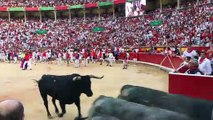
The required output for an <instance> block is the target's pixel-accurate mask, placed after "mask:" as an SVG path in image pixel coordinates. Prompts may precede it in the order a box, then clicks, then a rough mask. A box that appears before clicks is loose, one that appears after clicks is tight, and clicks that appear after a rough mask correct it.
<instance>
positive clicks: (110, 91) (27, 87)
mask: <svg viewBox="0 0 213 120" xmlns="http://www.w3.org/2000/svg"><path fill="white" fill-rule="evenodd" d="M0 68H1V72H0V80H1V81H0V87H1V91H0V99H1V100H4V99H17V100H20V101H22V102H23V104H24V107H25V119H26V120H38V119H39V120H47V119H48V118H47V116H46V111H45V107H44V105H43V101H42V98H41V96H40V93H39V90H38V86H37V84H36V83H35V82H34V81H33V79H37V80H39V79H40V78H41V76H42V75H43V74H53V75H66V74H72V73H79V74H81V75H87V74H93V75H97V76H102V75H104V78H103V79H102V80H95V79H94V80H92V86H91V87H92V90H93V93H94V95H93V96H92V97H87V96H86V95H84V94H82V95H81V109H82V115H83V117H86V116H87V115H88V110H89V108H90V107H91V105H92V103H93V101H94V100H95V99H96V98H97V97H99V96H100V95H106V96H112V97H117V96H118V94H119V92H120V89H121V87H122V86H123V85H126V84H130V85H137V86H144V87H149V88H153V89H157V90H161V91H166V92H167V91H168V74H167V73H166V72H164V71H162V70H160V69H159V68H156V67H152V66H149V65H144V64H138V65H137V66H134V65H133V64H130V66H129V68H128V69H127V70H123V69H122V64H121V63H118V64H114V65H113V67H107V66H106V64H103V65H102V66H101V65H99V63H96V64H89V66H88V67H80V68H74V67H73V65H71V66H66V65H65V64H63V65H61V66H59V65H57V64H47V63H39V64H37V65H36V66H33V70H25V71H23V70H21V69H20V64H15V65H14V64H8V63H1V64H0ZM49 107H50V111H51V113H52V115H53V116H54V119H55V120H70V119H74V118H75V117H76V116H77V108H76V106H75V105H74V104H72V105H67V106H66V109H67V113H66V114H65V116H64V117H63V118H58V117H57V115H56V114H55V113H54V107H53V105H52V102H51V100H50V99H49Z"/></svg>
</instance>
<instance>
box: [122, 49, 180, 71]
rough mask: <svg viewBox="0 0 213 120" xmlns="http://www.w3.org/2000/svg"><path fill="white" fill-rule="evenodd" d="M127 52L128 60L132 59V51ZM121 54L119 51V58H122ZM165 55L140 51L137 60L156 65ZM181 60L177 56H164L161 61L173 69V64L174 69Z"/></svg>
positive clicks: (163, 64)
mask: <svg viewBox="0 0 213 120" xmlns="http://www.w3.org/2000/svg"><path fill="white" fill-rule="evenodd" d="M129 54H130V58H129V60H132V59H133V57H132V54H133V53H132V52H130V53H129ZM123 56H124V55H123V53H121V54H120V55H119V59H122V58H123ZM165 57H166V56H164V55H161V54H148V53H142V52H139V53H138V61H141V62H148V63H153V64H158V65H160V64H161V62H162V61H163V59H164V58H165ZM170 60H171V62H170ZM182 62H183V60H182V59H180V58H179V57H166V58H165V60H164V62H163V63H162V66H164V67H168V68H172V69H173V66H174V68H175V69H176V68H178V67H179V65H180V64H181V63H182Z"/></svg>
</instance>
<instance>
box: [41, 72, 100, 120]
mask: <svg viewBox="0 0 213 120" xmlns="http://www.w3.org/2000/svg"><path fill="white" fill-rule="evenodd" d="M103 77H104V76H102V77H97V76H94V75H85V76H81V75H79V74H71V75H64V76H56V75H43V76H42V77H41V79H40V80H39V81H37V82H38V87H39V91H40V94H41V97H42V99H43V101H44V105H45V108H46V111H47V116H48V117H49V118H52V116H51V114H50V112H49V108H48V101H47V95H49V96H51V97H52V103H53V105H54V107H55V112H56V113H57V114H58V116H59V117H63V115H64V114H65V113H66V109H65V105H66V104H72V103H75V105H76V106H77V108H78V117H77V118H79V119H80V118H81V107H80V95H81V93H84V94H86V95H87V96H88V97H91V96H92V95H93V92H92V90H91V81H90V78H96V79H102V78H103ZM55 100H58V101H59V103H60V107H61V109H62V112H61V113H60V114H59V110H58V108H57V106H56V104H55Z"/></svg>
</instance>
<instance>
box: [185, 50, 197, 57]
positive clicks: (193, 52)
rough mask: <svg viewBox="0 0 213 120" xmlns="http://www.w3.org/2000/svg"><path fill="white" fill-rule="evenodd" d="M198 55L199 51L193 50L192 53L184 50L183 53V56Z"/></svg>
mask: <svg viewBox="0 0 213 120" xmlns="http://www.w3.org/2000/svg"><path fill="white" fill-rule="evenodd" d="M196 55H197V52H196V51H194V50H192V51H191V52H190V53H189V52H187V50H186V51H184V52H183V55H182V57H183V58H185V57H191V58H194V56H196Z"/></svg>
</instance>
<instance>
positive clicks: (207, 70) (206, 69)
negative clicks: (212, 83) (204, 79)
mask: <svg viewBox="0 0 213 120" xmlns="http://www.w3.org/2000/svg"><path fill="white" fill-rule="evenodd" d="M198 63H199V70H200V71H201V72H202V73H203V74H204V75H211V73H212V68H211V62H210V60H209V59H208V58H206V52H205V51H204V50H203V51H202V52H201V53H200V57H199V59H198Z"/></svg>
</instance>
